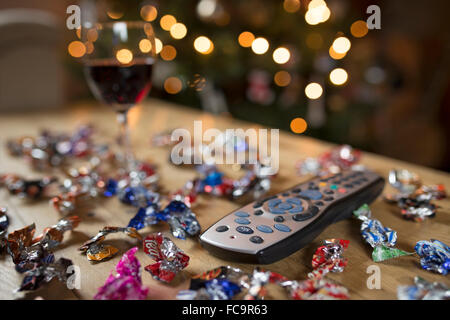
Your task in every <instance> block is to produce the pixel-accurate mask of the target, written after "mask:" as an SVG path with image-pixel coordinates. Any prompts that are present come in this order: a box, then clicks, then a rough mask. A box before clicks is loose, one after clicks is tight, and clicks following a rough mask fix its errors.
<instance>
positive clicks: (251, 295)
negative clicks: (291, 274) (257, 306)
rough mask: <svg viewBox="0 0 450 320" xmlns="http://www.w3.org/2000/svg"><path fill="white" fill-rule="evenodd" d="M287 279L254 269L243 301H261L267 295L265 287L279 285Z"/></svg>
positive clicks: (273, 273) (276, 274)
mask: <svg viewBox="0 0 450 320" xmlns="http://www.w3.org/2000/svg"><path fill="white" fill-rule="evenodd" d="M287 280H288V279H287V278H285V277H283V276H282V275H280V274H278V273H275V272H271V271H264V270H262V269H260V268H256V269H255V270H254V271H253V274H252V275H251V277H250V284H249V287H248V292H247V294H246V295H245V297H244V299H245V300H263V299H264V298H265V296H266V294H267V290H266V285H267V284H268V283H277V284H278V283H280V282H282V281H287Z"/></svg>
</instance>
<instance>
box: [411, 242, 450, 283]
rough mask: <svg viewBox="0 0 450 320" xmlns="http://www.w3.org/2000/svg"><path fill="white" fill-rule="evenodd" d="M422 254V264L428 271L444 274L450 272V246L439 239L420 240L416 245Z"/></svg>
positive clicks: (417, 250) (419, 253)
mask: <svg viewBox="0 0 450 320" xmlns="http://www.w3.org/2000/svg"><path fill="white" fill-rule="evenodd" d="M414 250H415V251H416V253H417V254H418V255H419V256H420V258H421V259H420V264H421V266H422V268H423V269H425V270H427V271H432V272H437V273H440V274H442V275H447V274H448V273H450V247H449V246H447V245H446V244H445V243H443V242H441V241H439V240H433V239H432V240H431V241H425V240H423V241H419V242H417V244H416V246H415V247H414Z"/></svg>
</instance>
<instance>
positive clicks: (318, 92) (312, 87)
mask: <svg viewBox="0 0 450 320" xmlns="http://www.w3.org/2000/svg"><path fill="white" fill-rule="evenodd" d="M322 93H323V89H322V86H321V85H320V84H318V83H317V82H311V83H310V84H308V85H307V86H306V88H305V94H306V96H307V97H308V98H309V99H313V100H314V99H319V98H320V97H321V96H322Z"/></svg>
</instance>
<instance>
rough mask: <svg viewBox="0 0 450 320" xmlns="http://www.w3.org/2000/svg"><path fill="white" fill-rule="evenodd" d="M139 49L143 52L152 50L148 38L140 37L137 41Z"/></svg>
mask: <svg viewBox="0 0 450 320" xmlns="http://www.w3.org/2000/svg"><path fill="white" fill-rule="evenodd" d="M139 49H140V50H141V51H142V52H143V53H148V52H150V51H151V50H152V43H151V42H150V40H148V39H142V40H141V41H139Z"/></svg>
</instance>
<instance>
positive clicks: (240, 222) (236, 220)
mask: <svg viewBox="0 0 450 320" xmlns="http://www.w3.org/2000/svg"><path fill="white" fill-rule="evenodd" d="M234 222H236V223H239V224H250V221H249V220H248V219H245V218H236V219H234Z"/></svg>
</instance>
